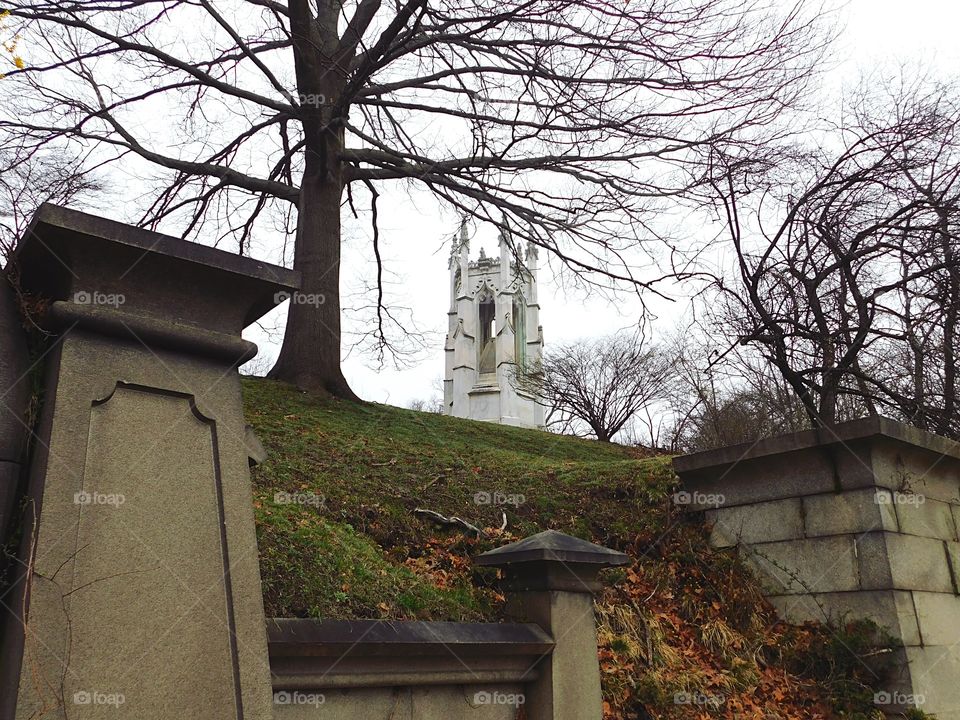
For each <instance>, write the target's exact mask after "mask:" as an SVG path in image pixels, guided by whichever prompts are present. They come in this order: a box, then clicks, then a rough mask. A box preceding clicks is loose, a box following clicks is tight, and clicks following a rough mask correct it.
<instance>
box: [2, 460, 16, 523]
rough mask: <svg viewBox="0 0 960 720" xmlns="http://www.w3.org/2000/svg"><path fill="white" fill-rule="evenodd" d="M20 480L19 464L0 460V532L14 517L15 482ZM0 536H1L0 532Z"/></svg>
mask: <svg viewBox="0 0 960 720" xmlns="http://www.w3.org/2000/svg"><path fill="white" fill-rule="evenodd" d="M19 482H20V464H19V463H12V462H5V461H3V460H0V532H2V531H4V529H5V528H7V527H9V526H10V523H11V521H12V520H13V518H14V517H16V511H17V508H16V498H17V484H18V483H19ZM0 537H3V535H2V534H0Z"/></svg>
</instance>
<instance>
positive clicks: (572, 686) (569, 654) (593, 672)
mask: <svg viewBox="0 0 960 720" xmlns="http://www.w3.org/2000/svg"><path fill="white" fill-rule="evenodd" d="M629 561H630V559H629V558H628V557H627V556H626V555H624V554H623V553H619V552H616V551H614V550H610V549H608V548H604V547H601V546H599V545H595V544H593V543H590V542H587V541H585V540H580V539H579V538H575V537H571V536H569V535H565V534H563V533H558V532H555V531H553V530H547V531H546V532H542V533H538V534H536V535H533V536H532V537H529V538H527V539H525V540H521V541H520V542H516V543H511V544H509V545H505V546H503V547H500V548H497V549H496V550H492V551H490V552H486V553H483V554H482V555H480V556H478V557H477V558H476V559H475V562H476V563H477V564H481V565H489V566H493V567H504V568H505V569H506V571H507V578H506V587H507V591H508V595H507V614H508V616H509V617H511V618H512V619H514V620H516V621H520V622H533V623H536V624H538V625H539V626H540V627H542V628H543V629H544V630H545V631H546V632H547V633H548V634H549V635H550V636H552V637H553V638H554V640H555V642H556V645H555V647H554V649H553V652H552V653H550V654H549V655H548V656H546V657H544V658H543V660H542V662H540V663H539V664H538V666H537V669H538V671H539V676H538V677H537V679H536V680H535V681H534V682H533V683H531V684H530V685H529V707H528V708H527V717H529V718H530V720H600V716H601V714H602V713H601V703H602V698H601V695H600V669H599V666H598V664H597V658H596V646H597V627H596V618H595V616H594V610H593V596H592V595H591V594H590V593H589V592H588V591H589V590H593V589H595V588H597V587H598V584H597V583H596V575H597V573H598V572H599V571H600V569H601V568H603V567H606V566H615V565H624V564H627V563H628V562H629Z"/></svg>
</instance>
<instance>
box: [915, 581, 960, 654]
mask: <svg viewBox="0 0 960 720" xmlns="http://www.w3.org/2000/svg"><path fill="white" fill-rule="evenodd" d="M913 602H914V605H915V606H916V609H917V619H918V620H919V622H920V633H921V635H922V636H923V643H924V645H927V646H935V645H960V596H957V595H954V594H952V593H928V592H917V591H915V592H914V593H913Z"/></svg>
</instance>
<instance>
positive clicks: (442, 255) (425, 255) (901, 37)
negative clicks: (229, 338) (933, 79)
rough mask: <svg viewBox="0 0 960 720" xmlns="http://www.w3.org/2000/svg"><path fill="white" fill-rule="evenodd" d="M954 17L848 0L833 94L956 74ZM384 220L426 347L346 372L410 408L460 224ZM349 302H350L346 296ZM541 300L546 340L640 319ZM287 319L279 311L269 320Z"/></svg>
mask: <svg viewBox="0 0 960 720" xmlns="http://www.w3.org/2000/svg"><path fill="white" fill-rule="evenodd" d="M958 20H960V7H958V6H957V4H956V3H955V2H948V1H947V0H912V1H911V2H909V3H904V2H903V1H902V0H898V1H896V2H895V1H894V0H850V2H849V3H848V4H847V5H846V6H845V8H844V9H843V11H842V18H841V22H842V26H843V31H842V35H841V37H840V40H839V43H838V46H837V48H836V57H837V60H838V62H839V63H840V64H839V66H838V67H837V69H836V70H835V71H834V72H832V73H831V76H830V78H829V85H830V86H831V88H830V90H831V91H832V92H836V93H837V95H838V97H839V92H840V89H841V88H842V86H843V84H844V83H845V82H847V83H849V82H853V81H855V80H856V79H857V77H858V76H859V74H860V73H861V72H875V71H877V70H878V69H879V71H880V72H889V73H890V74H891V75H893V74H894V73H895V71H896V67H897V65H898V64H899V63H900V62H906V63H916V62H918V61H919V62H921V63H923V64H924V65H927V64H930V65H934V66H935V67H936V68H937V71H938V72H939V73H940V74H942V75H943V76H944V77H950V76H952V75H954V74H955V72H956V69H957V68H960V63H958V61H960V57H958V56H960V49H958V44H957V42H956V29H957V27H958ZM380 217H381V233H382V237H383V243H382V246H383V248H384V254H385V262H386V266H387V268H388V269H389V270H390V271H391V273H392V278H391V282H392V284H391V287H390V297H391V299H392V301H393V302H394V303H396V304H398V305H402V306H405V307H409V308H410V311H411V314H412V319H413V321H414V322H415V323H416V325H417V327H418V328H419V329H420V330H422V331H425V332H427V333H428V335H427V338H426V341H427V344H426V347H425V349H424V350H423V351H422V352H421V353H420V354H419V356H418V357H417V358H416V360H417V362H416V364H415V365H413V366H412V367H408V368H403V369H396V368H394V367H393V365H392V363H390V362H389V361H388V362H387V363H386V365H385V366H384V367H382V368H378V367H377V365H376V362H375V360H374V358H371V357H370V356H369V355H368V354H363V353H353V354H351V355H350V356H349V357H348V358H347V359H346V361H345V364H344V370H345V373H346V376H347V379H348V380H349V381H350V383H351V385H352V387H353V388H354V390H355V391H356V392H357V393H358V394H359V395H360V396H361V397H362V398H364V399H366V400H373V401H378V402H386V403H390V404H392V405H400V406H405V405H407V404H408V403H409V402H410V401H411V400H413V399H418V398H423V399H427V398H429V397H431V396H432V395H434V394H435V393H436V390H435V384H436V381H437V380H438V379H439V378H440V377H441V376H442V374H443V342H444V333H445V329H446V312H447V308H448V305H449V297H448V287H449V286H448V276H447V272H448V271H447V256H448V253H449V247H450V246H449V242H450V238H451V237H452V235H453V234H454V232H455V231H456V222H457V220H456V218H455V217H453V216H450V215H446V216H444V215H441V214H440V212H439V211H438V209H437V208H436V206H435V205H434V204H433V203H432V202H430V201H429V200H428V199H427V198H426V197H425V196H413V197H410V196H408V195H406V194H405V193H404V192H402V191H399V190H398V191H393V192H390V193H389V194H385V195H384V198H383V200H382V203H381V214H380ZM471 234H472V235H473V241H472V245H471V254H472V256H474V257H475V256H476V255H477V254H478V253H479V250H480V247H481V246H483V247H485V249H486V252H487V254H488V255H490V254H496V252H497V247H496V230H495V229H494V228H493V227H492V226H491V227H479V228H478V227H474V228H472V229H471ZM345 235H346V238H345V250H344V264H343V273H342V275H343V280H342V289H343V292H344V293H345V294H347V295H348V296H349V295H350V294H351V293H352V292H354V291H358V290H361V289H362V288H363V286H364V285H365V284H366V283H369V282H370V281H371V278H372V275H371V274H372V272H373V266H372V264H371V263H370V259H369V257H368V254H369V251H370V241H369V229H368V228H367V227H366V225H364V224H360V223H356V224H348V226H347V228H346V233H345ZM356 302H357V303H359V301H356ZM344 304H345V305H349V304H350V300H349V299H346V300H345V301H344ZM540 305H541V311H540V319H541V322H542V324H543V329H544V336H545V339H546V344H547V345H548V346H549V345H550V344H552V343H557V342H563V341H568V340H574V339H577V338H580V337H584V336H592V335H598V334H605V333H609V332H613V331H615V330H617V329H619V328H622V327H625V326H629V325H631V324H633V323H635V322H636V321H637V319H638V318H639V316H640V305H639V302H638V301H637V299H636V298H632V299H631V298H629V297H625V298H624V299H623V301H622V302H621V303H619V304H618V305H612V304H610V303H609V302H608V301H606V300H604V299H602V298H589V299H584V297H583V296H582V295H581V294H576V293H565V292H563V291H562V290H561V289H560V288H558V287H557V285H556V283H554V282H553V280H552V277H551V274H550V272H549V270H545V271H543V272H541V278H540ZM653 307H654V309H655V311H656V314H657V315H658V316H659V317H660V320H659V325H658V327H661V328H665V327H668V326H670V325H671V324H673V323H674V322H676V318H677V317H678V316H679V315H680V314H682V313H683V311H684V309H685V304H684V303H683V302H677V303H673V304H671V303H666V302H662V301H661V302H654V303H653ZM283 311H284V310H283V309H281V312H283ZM281 320H282V317H279V318H278V317H277V316H276V313H274V316H271V317H268V318H267V320H266V324H267V325H273V324H276V323H277V322H278V321H281ZM351 329H353V330H358V329H362V325H358V324H357V323H356V321H354V320H352V319H351V317H350V314H349V313H348V314H347V317H346V318H345V330H347V331H348V332H349V331H350V330H351ZM248 337H249V338H250V339H251V340H253V341H254V342H257V344H258V345H259V346H260V348H261V355H262V356H263V357H266V358H269V359H273V358H275V357H276V354H277V351H278V345H277V342H276V340H275V339H271V338H270V337H269V336H267V335H266V334H264V332H263V331H261V330H260V329H258V328H254V329H252V330H251V331H249V332H248ZM274 337H276V336H274ZM347 344H349V340H348V341H347Z"/></svg>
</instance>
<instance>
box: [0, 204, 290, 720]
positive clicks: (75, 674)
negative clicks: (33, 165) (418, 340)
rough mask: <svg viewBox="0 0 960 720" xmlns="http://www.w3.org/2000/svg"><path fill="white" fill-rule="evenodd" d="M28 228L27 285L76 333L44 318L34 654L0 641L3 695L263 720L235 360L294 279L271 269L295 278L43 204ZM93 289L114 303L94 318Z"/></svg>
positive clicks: (32, 711)
mask: <svg viewBox="0 0 960 720" xmlns="http://www.w3.org/2000/svg"><path fill="white" fill-rule="evenodd" d="M31 228H32V229H31V231H30V234H28V236H27V237H26V238H25V239H24V241H23V242H22V243H21V245H20V251H19V252H21V253H22V256H21V257H22V259H23V260H24V263H23V265H22V281H23V283H24V284H25V286H27V287H28V288H30V289H32V290H33V291H34V292H38V293H41V294H44V295H45V296H46V297H48V298H49V299H51V300H55V301H59V302H55V303H54V305H53V309H56V308H57V307H58V306H60V307H61V308H64V312H65V313H66V315H64V313H60V314H58V313H54V312H51V313H50V315H49V318H51V319H52V320H54V321H56V320H58V319H59V320H61V321H62V320H63V318H64V317H75V319H77V322H76V323H70V324H67V325H66V326H63V325H56V324H55V323H54V324H53V325H52V326H51V327H52V328H54V329H58V330H60V331H61V337H60V339H59V342H58V344H57V345H56V346H55V348H54V349H53V350H51V351H50V353H49V361H48V366H47V381H46V398H47V403H46V405H45V407H44V409H43V416H42V418H41V426H40V430H39V435H40V442H39V443H38V447H39V448H40V449H41V451H40V452H39V453H38V455H37V458H36V459H35V462H34V465H33V466H32V469H31V488H30V494H31V498H32V500H33V501H34V504H33V505H32V507H37V508H40V516H39V518H38V521H37V523H36V529H35V534H34V535H33V536H32V537H31V536H29V535H28V536H27V537H26V538H25V542H24V546H23V548H22V558H21V562H22V566H23V567H26V566H28V565H29V566H31V567H32V569H33V575H32V576H31V577H30V578H26V580H29V587H30V595H29V626H30V632H29V633H28V634H27V635H26V642H25V643H24V642H23V637H24V635H23V633H22V632H21V633H19V637H20V642H21V643H23V658H24V659H23V662H22V663H21V662H20V660H21V654H20V651H19V648H18V647H13V646H11V645H9V644H8V645H6V646H5V648H4V653H3V662H4V663H5V665H4V668H3V671H4V684H5V687H6V688H12V689H13V690H12V692H9V693H7V692H3V693H0V694H3V696H4V701H5V702H9V699H10V698H11V697H12V698H14V699H16V703H17V705H16V715H15V717H16V718H17V719H18V720H19V719H20V718H32V717H39V711H40V708H44V712H45V713H47V714H46V715H45V717H54V716H57V717H60V716H63V715H64V714H65V715H66V716H67V717H73V716H82V717H84V718H94V719H95V718H107V717H117V716H118V712H119V713H120V716H123V717H136V718H138V720H139V719H142V720H160V719H163V720H167V719H168V718H171V717H204V718H205V719H207V718H209V719H210V720H238V719H239V718H241V717H242V718H246V720H266V718H269V717H270V716H271V715H272V710H273V708H272V704H271V702H270V679H269V666H268V662H267V655H266V631H265V627H264V618H263V604H262V600H261V588H260V576H259V568H258V559H257V551H256V547H257V546H256V534H255V529H254V522H253V508H252V504H251V489H250V479H249V470H248V466H247V448H246V443H245V438H244V421H243V408H242V403H241V397H240V383H239V377H238V375H237V372H236V362H237V361H239V360H240V359H241V358H242V357H244V356H245V354H247V353H248V351H249V344H247V343H244V342H243V341H242V340H240V337H239V336H240V331H241V329H242V327H243V325H244V323H245V322H247V321H248V320H249V319H250V318H251V317H255V316H256V314H257V311H258V309H259V310H263V309H266V308H269V307H271V306H272V305H273V304H274V297H275V293H276V290H277V289H280V288H286V287H288V286H286V285H284V284H282V282H280V283H278V282H274V281H273V280H271V279H270V277H271V276H275V277H277V278H280V279H282V280H284V281H291V282H292V281H294V280H295V278H296V276H295V275H294V274H291V273H290V272H289V271H286V270H284V269H282V268H273V269H271V266H266V265H264V264H262V263H256V262H254V261H251V260H249V259H247V260H244V259H243V258H238V257H236V256H233V255H231V254H229V253H223V252H219V251H214V250H212V249H210V248H201V249H198V248H197V246H193V245H192V244H191V243H185V242H182V241H179V240H175V239H173V238H164V237H162V236H159V235H156V234H155V233H149V232H146V231H141V230H137V229H134V228H129V227H126V226H122V225H119V224H117V223H111V222H110V221H105V220H103V219H101V218H93V217H91V216H86V215H83V214H82V213H72V212H70V211H63V210H61V209H59V208H50V207H49V206H45V209H43V210H41V212H40V213H39V214H38V219H37V220H35V222H34V224H33V225H32V226H31ZM39 236H42V238H43V241H42V242H41V241H40V240H39V239H38V237H39ZM51 253H57V254H58V256H57V258H54V257H52V256H51ZM218 262H219V264H218ZM63 263H65V264H66V265H67V268H64V265H63ZM51 267H56V268H59V270H57V271H55V272H51V271H50V268H51ZM61 270H62V272H61ZM84 292H88V293H89V294H88V295H83V294H82V293H84ZM97 293H99V294H101V295H100V296H103V294H106V295H107V296H108V298H112V300H113V303H114V306H98V307H91V305H96V300H95V298H96V297H99V296H98V295H97ZM120 296H122V297H123V298H124V299H123V302H122V303H121V302H119V300H118V298H119V297H120ZM121 304H122V306H123V310H122V311H120V310H119V307H117V306H119V305H121ZM74 310H76V312H73V311H74ZM88 311H90V312H88ZM92 311H95V312H92ZM121 312H122V314H120V313H121ZM71 313H72V314H71ZM138 329H139V330H143V331H145V334H141V333H140V332H138ZM198 336H202V337H203V339H202V340H200V339H198ZM233 350H235V351H236V353H234V352H233ZM30 526H31V527H33V525H32V524H31V525H30ZM30 550H33V551H34V556H33V558H32V560H30V559H29V551H30ZM23 580H24V579H21V582H20V584H19V585H18V588H21V589H22V588H23V587H24V584H23ZM12 606H13V607H16V608H18V609H19V607H20V603H19V601H17V602H14V603H13V604H12ZM14 620H15V621H16V620H17V618H14ZM9 630H10V628H9V627H8V631H9ZM6 637H7V640H6V642H8V643H9V642H10V640H9V639H10V638H11V637H14V634H12V633H10V632H8V634H7V636H6ZM11 677H12V679H11ZM17 688H18V689H17ZM119 698H122V701H120V702H117V701H118V699H119ZM104 700H106V701H104ZM111 700H112V701H113V702H111ZM118 706H119V707H118ZM0 714H2V713H0ZM11 717H12V715H11Z"/></svg>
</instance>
